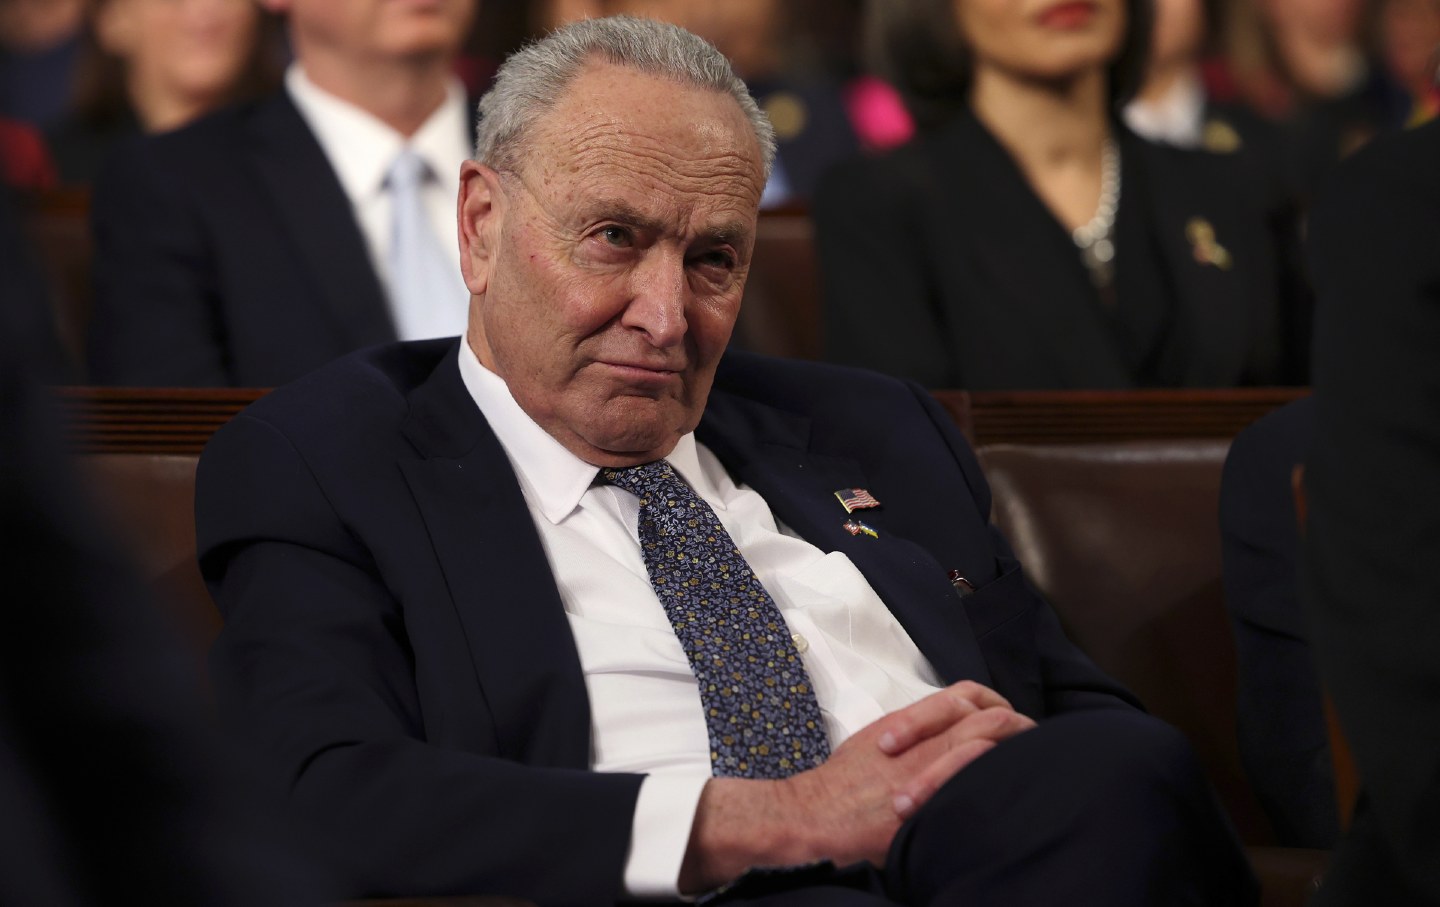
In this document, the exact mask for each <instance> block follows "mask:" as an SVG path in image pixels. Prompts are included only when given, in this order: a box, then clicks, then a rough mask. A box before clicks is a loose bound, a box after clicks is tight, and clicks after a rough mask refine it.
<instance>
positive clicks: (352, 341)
mask: <svg viewBox="0 0 1440 907" xmlns="http://www.w3.org/2000/svg"><path fill="white" fill-rule="evenodd" d="M263 2H264V5H265V6H266V8H267V9H269V10H271V11H272V12H278V13H283V14H285V15H286V17H287V20H288V29H289V35H290V39H291V45H292V47H293V49H294V52H295V62H294V64H293V65H292V66H291V67H290V70H289V71H288V72H287V73H286V77H285V87H284V89H283V90H282V91H281V92H279V93H278V94H277V95H275V96H274V97H271V98H269V99H266V100H263V101H261V102H259V103H256V104H253V105H245V106H241V107H238V108H235V109H230V110H226V111H223V112H221V113H219V114H216V115H214V116H211V117H208V118H206V119H204V120H202V121H201V122H199V123H196V124H193V125H191V126H189V127H186V128H184V129H181V130H179V131H177V132H174V133H170V134H167V135H161V136H158V137H153V138H147V139H142V140H139V141H138V142H137V143H135V144H133V145H131V146H129V147H128V148H126V149H124V150H121V151H119V152H117V153H116V155H115V159H114V161H113V163H112V165H111V166H110V167H109V168H108V169H107V171H106V172H105V173H104V174H103V175H102V177H101V179H100V180H99V181H98V183H97V186H96V192H95V198H94V228H95V309H94V313H93V316H92V319H91V324H90V336H89V342H88V358H89V366H90V373H91V374H90V379H91V381H92V382H94V383H97V384H133V385H176V386H189V385H196V386H224V385H237V386H255V387H269V386H273V385H276V384H281V383H284V382H286V381H289V380H291V379H292V378H295V377H297V376H299V375H301V374H304V373H305V372H307V371H309V370H310V369H313V368H315V367H317V366H319V365H322V364H323V363H325V362H328V361H329V360H331V359H333V358H335V357H336V356H340V355H342V354H344V353H347V352H350V351H351V350H354V349H358V348H360V347H362V346H366V345H369V344H373V343H379V342H383V341H386V340H393V339H396V338H399V339H413V338H420V337H439V336H449V335H453V334H456V333H458V332H460V331H461V330H463V329H464V326H465V311H466V301H467V294H466V292H465V288H464V286H463V285H462V283H461V282H460V281H459V280H458V279H457V278H456V277H455V274H456V270H455V269H456V268H457V267H458V264H459V263H458V259H457V257H456V241H455V233H454V224H453V220H454V218H453V207H454V204H453V203H454V189H453V187H454V183H453V180H454V178H455V174H456V173H457V172H458V169H459V165H460V162H461V161H462V160H464V159H465V158H466V157H468V155H469V150H470V145H471V139H472V127H471V124H470V113H469V110H468V105H467V103H466V101H465V94H464V90H463V88H462V87H461V85H460V83H459V81H458V80H457V79H456V78H455V76H454V75H453V72H452V64H453V62H454V59H455V55H456V54H457V53H458V51H459V48H460V44H461V42H462V40H463V38H464V35H465V31H466V28H467V26H468V24H469V22H470V19H471V16H472V14H473V11H474V2H473V0H435V2H427V3H388V2H382V0H349V2H345V3H334V2H331V0H263ZM406 152H409V154H408V155H407V154H406ZM402 158H403V162H402ZM407 175H408V176H407Z"/></svg>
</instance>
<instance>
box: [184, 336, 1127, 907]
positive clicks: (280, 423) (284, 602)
mask: <svg viewBox="0 0 1440 907" xmlns="http://www.w3.org/2000/svg"><path fill="white" fill-rule="evenodd" d="M456 348H457V347H456V341H454V340H449V341H424V342H418V343H403V344H393V345H389V346H384V347H379V348H376V349H373V350H369V351H364V352H362V353H359V354H356V355H354V356H349V357H346V358H344V359H342V360H340V361H339V362H337V363H334V364H333V365H331V366H329V367H327V368H325V369H322V370H320V371H318V372H316V373H313V374H311V375H309V376H307V377H306V378H304V379H302V380H300V381H299V382H296V383H295V384H293V385H291V386H289V387H286V388H282V389H280V390H278V391H275V392H274V393H272V394H271V395H269V396H268V397H265V398H263V399H261V400H260V401H259V402H257V403H256V404H254V405H253V406H251V407H250V408H249V409H247V410H246V411H245V412H244V413H242V414H241V415H240V416H238V417H237V418H236V419H235V420H233V421H232V422H231V423H230V424H229V425H227V426H226V427H225V428H223V429H221V430H220V431H219V432H218V433H217V434H216V435H215V437H214V439H213V440H212V441H211V443H210V446H209V447H208V448H207V449H206V452H205V454H204V456H203V458H202V460H201V464H200V470H199V477H198V491H197V512H198V527H199V528H198V531H199V549H200V556H201V564H202V568H203V570H204V573H205V575H206V578H207V580H208V581H209V583H210V585H211V589H212V591H213V593H214V594H215V597H216V600H217V602H218V604H219V606H220V608H221V610H222V612H223V613H224V617H225V627H224V630H223V632H222V633H221V636H220V639H219V641H218V643H217V646H216V649H215V651H214V655H213V658H212V668H213V674H214V681H215V689H216V694H217V696H218V699H219V702H220V705H221V708H222V712H223V713H224V715H225V716H226V718H227V719H228V720H229V721H230V722H231V723H232V724H233V725H234V726H235V727H236V728H237V729H238V730H239V731H240V733H241V735H242V736H243V737H245V738H247V739H249V740H250V741H252V742H253V744H254V746H255V753H254V755H253V759H254V762H255V764H256V765H257V766H259V767H260V769H261V771H263V772H264V773H265V774H266V776H267V778H268V781H269V783H270V785H271V788H272V789H273V791H274V793H275V795H276V796H277V797H285V798H288V799H289V801H290V803H291V806H292V807H293V809H294V810H295V811H296V812H298V813H300V814H301V815H302V816H303V817H304V819H305V820H307V823H306V824H308V825H309V826H310V827H311V828H312V829H314V833H315V840H316V841H317V844H318V846H320V847H321V848H323V849H324V850H325V851H327V854H328V856H329V858H330V859H331V860H332V861H334V862H335V863H337V864H339V865H340V866H341V867H342V868H343V869H344V870H345V871H347V872H348V875H349V878H350V879H351V882H352V885H353V889H354V891H353V893H355V894H370V895H378V894H386V893H403V894H425V893H461V892H486V893H502V894H519V895H523V896H526V897H529V898H531V899H533V900H536V901H538V902H540V903H542V904H549V903H557V904H570V905H581V904H606V903H611V902H612V901H613V900H614V899H615V898H617V897H618V896H619V895H620V892H621V878H622V869H623V864H624V860H625V856H626V853H627V847H628V841H629V834H630V825H631V820H632V814H633V809H634V802H635V797H636V794H637V791H638V788H639V785H640V781H641V777H640V776H637V775H623V774H597V773H594V772H591V771H588V770H587V769H588V766H589V764H590V712H589V707H588V702H587V698H586V692H585V684H584V678H583V676H582V672H581V668H580V661H579V657H578V655H577V653H576V649H575V644H574V641H573V639H572V636H571V633H570V630H569V625H568V622H567V619H566V616H565V612H564V608H563V606H562V604H561V599H560V595H559V592H558V591H557V589H556V586H555V583H554V581H553V579H552V577H551V571H550V567H549V565H548V563H547V561H546V557H545V553H544V550H543V549H542V547H541V543H540V540H539V537H538V534H537V533H536V531H535V529H534V525H533V523H532V522H531V518H530V515H529V512H528V510H527V507H526V504H525V500H524V498H523V496H522V493H521V490H520V487H519V484H518V482H517V480H516V477H515V475H514V473H513V471H512V470H511V468H510V465H509V462H508V461H507V459H506V456H505V453H504V451H503V449H502V448H501V446H500V444H499V442H498V441H497V440H496V438H495V436H494V434H493V433H492V432H491V430H490V429H489V427H488V426H487V424H486V422H485V419H484V417H483V416H482V415H481V413H480V411H479V410H478V408H477V407H476V406H475V404H474V401H473V399H472V398H471V397H470V396H469V394H468V392H467V391H466V389H465V387H464V385H463V383H462V381H461V378H460V374H459V367H458V364H457V357H456ZM697 437H698V439H699V440H700V441H701V442H702V443H704V444H706V445H707V446H709V448H710V449H711V450H712V451H714V453H715V454H716V455H717V456H718V457H719V459H720V460H721V462H723V463H724V464H725V466H726V468H727V469H728V470H729V471H730V472H731V473H732V474H733V475H734V477H735V478H736V479H737V480H738V481H740V482H743V483H746V484H748V485H750V486H751V487H753V488H754V489H755V490H756V491H758V492H759V493H760V494H762V495H763V496H764V497H765V499H766V500H767V502H768V503H769V505H770V507H771V508H772V510H773V511H774V514H775V516H776V517H777V518H778V519H779V520H781V521H782V522H784V523H785V524H787V525H789V526H790V527H792V528H793V529H794V530H795V531H797V532H798V533H799V534H801V535H802V536H803V537H805V538H806V539H807V540H809V541H810V542H812V543H813V544H815V545H817V546H819V547H820V548H822V549H824V550H826V551H842V552H844V553H845V554H846V555H848V556H849V557H850V558H851V559H852V560H853V561H854V563H855V564H856V565H857V566H858V567H859V569H860V570H861V571H863V573H864V574H865V576H866V578H867V579H868V580H869V581H870V583H871V584H872V585H873V586H874V588H875V590H876V591H877V592H878V593H879V595H880V596H881V598H882V599H883V600H884V601H885V603H886V604H887V606H888V607H889V608H890V609H891V610H892V611H893V612H894V613H895V615H896V616H897V617H898V618H899V620H900V623H901V624H902V625H903V626H904V627H905V628H906V630H907V631H908V632H909V634H910V636H911V637H912V638H913V639H914V640H915V642H916V644H917V645H918V646H919V647H920V650H921V651H922V652H923V653H924V654H925V656H926V657H927V658H928V659H929V660H930V662H931V663H932V664H933V665H934V667H935V669H936V670H937V671H938V673H939V674H940V676H941V677H943V678H944V679H945V680H946V681H956V680H960V679H962V678H973V679H975V680H977V681H980V682H982V683H986V684H989V685H991V686H993V687H994V688H995V689H997V690H998V691H999V692H1000V693H1002V694H1003V695H1005V696H1007V697H1009V699H1010V700H1011V702H1013V703H1014V704H1015V706H1016V708H1018V709H1020V710H1022V711H1024V712H1026V713H1028V714H1030V715H1033V716H1035V717H1043V716H1045V715H1050V714H1054V713H1058V712H1064V711H1069V710H1072V709H1080V708H1091V707H1122V708H1124V707H1129V706H1130V705H1131V704H1133V700H1132V699H1131V698H1130V697H1129V694H1128V693H1126V692H1125V691H1124V690H1122V689H1121V688H1120V687H1118V686H1117V685H1116V684H1115V683H1114V682H1113V681H1111V680H1110V679H1108V678H1107V677H1105V676H1104V675H1103V674H1101V673H1100V672H1099V671H1098V670H1097V669H1096V668H1095V667H1094V666H1093V665H1092V664H1091V663H1090V662H1089V660H1088V659H1086V658H1085V657H1084V656H1083V655H1082V654H1081V653H1080V652H1079V651H1078V650H1077V649H1076V648H1074V647H1073V646H1072V645H1071V644H1070V643H1069V642H1068V641H1067V640H1066V639H1065V637H1064V635H1063V634H1062V632H1061V629H1060V625H1059V623H1058V621H1057V619H1056V617H1055V615H1054V613H1053V612H1052V611H1051V610H1050V608H1049V606H1048V605H1046V604H1045V603H1044V602H1043V601H1042V600H1041V599H1040V598H1039V597H1038V596H1036V595H1035V594H1034V593H1033V592H1032V591H1031V590H1030V589H1029V588H1028V587H1027V585H1026V584H1025V582H1024V581H1023V578H1022V575H1021V572H1020V570H1019V567H1018V565H1017V564H1016V563H1015V561H1014V560H1013V559H1012V558H1011V557H1010V554H1009V551H1008V548H1007V547H1006V545H1005V544H1004V542H1003V541H1002V540H1001V539H1000V538H999V537H998V535H996V534H995V533H994V531H993V530H992V529H991V527H990V525H989V521H988V517H989V512H990V498H989V491H988V489H987V487H986V485H985V482H984V479H983V477H982V476H981V473H980V470H979V467H978V465H977V463H976V460H975V458H974V456H973V454H972V453H971V451H970V449H969V447H968V446H967V445H966V443H965V441H964V440H963V438H962V437H961V436H960V434H959V432H958V431H957V430H956V428H955V426H954V424H953V423H952V422H951V420H950V419H949V417H948V416H947V415H946V414H945V413H944V411H943V410H942V409H941V408H940V407H938V406H937V405H936V404H935V402H934V401H933V400H932V399H931V398H930V396H929V395H928V394H926V393H925V392H924V391H922V390H920V389H919V388H918V387H916V386H914V385H909V384H905V383H902V382H900V381H897V380H894V379H890V378H883V377H880V376H877V375H873V374H869V373H865V372H857V371H852V370H849V369H843V368H838V367H833V366H822V365H814V364H808V363H798V362H790V361H784V360H771V359H766V358H762V357H757V356H751V355H746V354H731V355H729V356H727V358H726V360H725V361H724V362H723V363H722V365H721V368H720V371H719V374H718V376H717V380H716V383H715V388H714V390H713V392H712V394H711V396H710V400H709V405H708V407H707V409H706V412H705V416H704V419H703V422H702V424H701V426H700V428H699V429H698V430H697ZM848 487H862V488H866V489H868V490H869V491H870V492H872V493H873V494H874V495H875V496H876V497H877V498H879V500H880V501H881V502H882V503H883V506H882V507H881V508H879V509H878V510H870V511H866V515H865V520H866V522H867V523H869V524H870V525H871V526H873V527H874V528H875V529H876V530H877V532H878V534H879V538H870V537H868V536H864V535H861V536H852V535H850V534H849V533H848V532H846V531H845V530H844V529H843V528H842V523H843V522H844V521H845V519H846V514H845V511H844V510H843V509H842V508H841V506H840V504H839V503H838V502H837V500H836V499H835V497H834V494H833V492H834V491H835V490H836V489H839V488H848ZM952 568H953V569H958V570H960V571H961V573H963V574H964V575H965V576H966V577H968V578H970V579H971V580H972V581H973V582H974V583H975V584H976V585H977V586H978V587H979V588H978V591H976V592H975V593H974V594H973V595H971V596H969V597H968V598H965V599H963V600H962V599H961V598H960V597H959V595H958V594H957V593H956V591H955V589H954V588H952V586H951V584H950V582H949V581H948V579H947V570H948V569H952ZM561 866H563V871H560V869H559V867H561Z"/></svg>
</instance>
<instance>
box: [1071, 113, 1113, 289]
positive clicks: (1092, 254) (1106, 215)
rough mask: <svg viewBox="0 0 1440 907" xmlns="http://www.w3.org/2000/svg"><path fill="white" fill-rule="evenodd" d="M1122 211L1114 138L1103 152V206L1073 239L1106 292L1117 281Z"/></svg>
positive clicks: (1098, 286)
mask: <svg viewBox="0 0 1440 907" xmlns="http://www.w3.org/2000/svg"><path fill="white" fill-rule="evenodd" d="M1119 208H1120V149H1119V147H1117V146H1116V144H1115V140H1114V139H1112V138H1108V137H1107V138H1106V139H1105V147H1104V148H1103V149H1101V152H1100V205H1099V207H1097V208H1096V209H1095V216H1094V217H1092V218H1090V221H1089V222H1088V223H1086V224H1083V225H1081V226H1079V227H1076V228H1075V232H1074V233H1072V234H1070V238H1071V239H1073V240H1074V241H1075V245H1076V246H1077V247H1078V248H1079V249H1080V261H1081V263H1083V264H1084V265H1085V269H1086V270H1087V271H1089V272H1090V282H1091V283H1093V284H1095V287H1096V289H1100V290H1104V289H1106V288H1107V287H1109V286H1110V283H1111V281H1113V280H1114V279H1115V241H1114V240H1113V239H1111V233H1113V232H1114V229H1115V212H1116V211H1117V210H1119Z"/></svg>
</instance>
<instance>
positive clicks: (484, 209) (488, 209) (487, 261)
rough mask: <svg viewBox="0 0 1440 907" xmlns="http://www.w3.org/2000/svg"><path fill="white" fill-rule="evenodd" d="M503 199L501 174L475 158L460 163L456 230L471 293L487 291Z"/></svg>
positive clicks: (461, 259)
mask: <svg viewBox="0 0 1440 907" xmlns="http://www.w3.org/2000/svg"><path fill="white" fill-rule="evenodd" d="M504 203H505V200H504V197H503V195H502V194H501V189H500V174H498V173H496V172H495V171H494V170H492V169H490V168H489V167H487V166H485V165H484V164H481V163H478V162H476V161H466V162H465V163H463V164H461V165H460V196H459V198H458V199H457V201H456V217H457V219H458V221H459V223H458V227H459V229H458V230H457V231H456V233H457V234H458V236H459V240H460V273H461V274H463V275H464V276H465V286H467V287H469V288H470V294H471V295H472V296H482V295H484V293H485V290H486V288H487V287H488V286H489V285H490V271H491V268H493V267H494V264H495V253H496V251H497V249H498V246H499V241H500V221H501V215H502V213H503V208H504Z"/></svg>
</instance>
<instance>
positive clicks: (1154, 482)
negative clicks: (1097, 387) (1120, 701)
mask: <svg viewBox="0 0 1440 907" xmlns="http://www.w3.org/2000/svg"><path fill="white" fill-rule="evenodd" d="M1228 448H1229V442H1228V441H1226V440H1222V439H1199V438H1196V439H1183V440H1172V441H1117V442H1103V443H1076V444H993V445H988V446H985V447H983V448H981V450H980V457H981V462H982V463H983V465H984V468H985V474H986V476H987V478H988V479H989V481H990V484H991V487H992V489H993V491H994V496H995V502H994V519H995V521H996V523H997V525H998V526H999V527H1000V529H1001V530H1002V531H1003V532H1004V533H1005V535H1006V537H1007V538H1008V539H1009V540H1010V542H1011V544H1012V545H1013V546H1014V548H1015V553H1016V555H1017V556H1018V557H1019V558H1020V562H1021V563H1023V564H1024V565H1025V568H1026V572H1027V573H1028V575H1029V577H1030V580H1031V581H1032V582H1033V583H1034V584H1035V585H1036V586H1037V587H1038V588H1039V589H1040V591H1041V592H1042V593H1043V594H1044V595H1045V596H1046V597H1047V598H1048V599H1049V601H1050V602H1051V603H1052V604H1053V605H1054V607H1055V609H1056V611H1057V612H1058V613H1059V615H1060V618H1061V620H1062V621H1063V622H1064V624H1065V626H1066V630H1067V632H1069V634H1070V636H1071V638H1072V639H1073V640H1074V641H1075V643H1076V644H1077V645H1079V646H1080V647H1081V648H1082V649H1083V650H1085V652H1086V653H1087V654H1089V655H1090V657H1091V658H1093V659H1094V660H1095V662H1096V663H1097V664H1098V665H1099V666H1100V667H1101V668H1102V669H1103V670H1105V671H1106V672H1108V673H1109V674H1110V675H1111V676H1113V677H1115V678H1116V679H1117V680H1119V681H1120V682H1121V683H1124V684H1125V685H1126V686H1128V687H1129V688H1130V689H1131V690H1132V691H1134V693H1135V694H1136V695H1137V696H1139V697H1140V699H1141V701H1142V702H1144V704H1145V706H1146V708H1147V709H1149V710H1150V711H1151V712H1152V713H1153V714H1155V715H1156V716H1158V717H1160V718H1162V719H1164V720H1166V721H1168V722H1170V723H1171V724H1174V725H1175V726H1177V727H1178V728H1180V729H1181V730H1182V731H1184V732H1185V734H1186V735H1187V736H1188V737H1189V738H1190V741H1191V743H1192V744H1193V745H1194V747H1195V749H1196V752H1197V753H1198V754H1199V757H1200V759H1201V761H1202V762H1203V763H1204V766H1205V769H1206V771H1207V774H1208V775H1209V777H1210V779H1211V781H1212V783H1213V784H1214V785H1215V787H1216V789H1217V790H1218V791H1219V793H1220V796H1221V799H1222V800H1223V801H1224V802H1225V805H1226V807H1227V809H1228V811H1229V813H1230V816H1231V818H1232V819H1233V820H1234V821H1235V823H1236V826H1237V829H1238V830H1239V832H1240V835H1241V837H1242V838H1243V839H1244V840H1245V841H1246V842H1247V843H1251V844H1269V843H1273V840H1274V835H1273V831H1271V829H1270V827H1269V824H1268V822H1267V821H1266V819H1265V817H1264V814H1263V813H1262V811H1261V810H1260V808H1259V804H1258V802H1257V801H1256V799H1255V796H1254V793H1253V792H1252V790H1251V788H1250V786H1249V783H1248V782H1247V781H1246V779H1245V776H1244V773H1243V770H1242V767H1241V764H1240V756H1239V752H1238V749H1237V747H1236V743H1235V684H1236V679H1235V678H1236V672H1235V646H1234V640H1233V639H1232V637H1231V634H1230V628H1229V624H1228V622H1227V620H1226V617H1225V608H1224V600H1223V597H1222V589H1221V581H1220V533H1219V526H1218V501H1219V490H1220V470H1221V467H1222V465H1223V464H1224V460H1225V453H1226V451H1227V450H1228Z"/></svg>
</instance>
